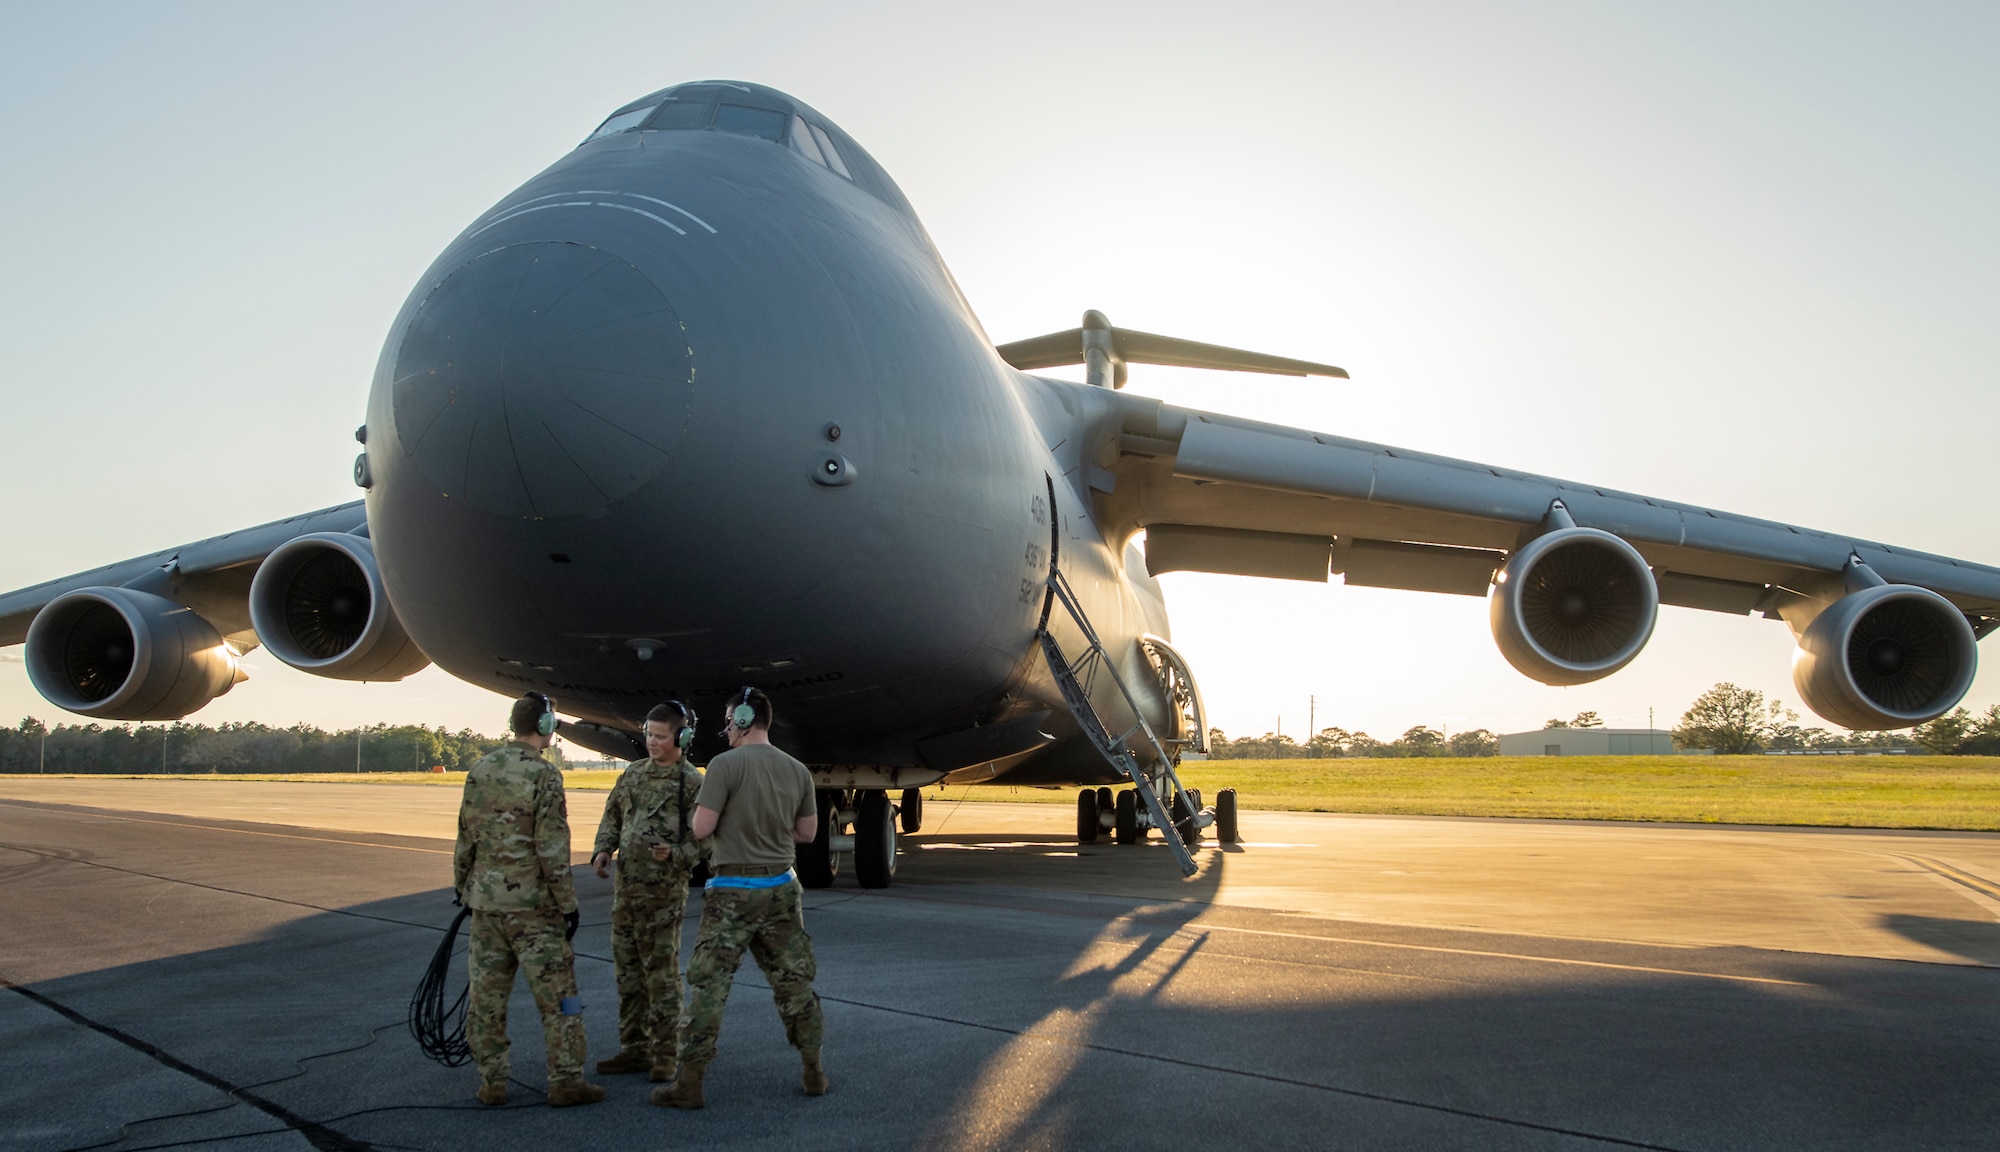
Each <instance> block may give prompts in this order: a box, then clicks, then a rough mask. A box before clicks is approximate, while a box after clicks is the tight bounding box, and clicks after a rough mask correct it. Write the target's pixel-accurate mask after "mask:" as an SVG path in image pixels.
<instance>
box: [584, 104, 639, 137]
mask: <svg viewBox="0 0 2000 1152" xmlns="http://www.w3.org/2000/svg"><path fill="white" fill-rule="evenodd" d="M653 107H654V106H653V105H651V104H648V105H646V106H645V107H644V108H634V109H632V110H631V111H630V112H620V113H618V114H617V115H615V116H613V117H611V119H609V120H606V121H605V122H604V123H602V124H599V125H598V126H597V131H595V132H592V133H591V134H590V136H589V138H588V139H586V140H585V141H584V143H586V144H588V143H589V142H590V141H591V140H595V139H597V138H598V137H599V136H609V135H611V134H612V133H613V132H623V131H625V130H626V129H627V128H636V127H638V126H639V122H640V121H641V120H644V119H645V118H646V117H647V116H649V115H651V114H652V111H653Z"/></svg>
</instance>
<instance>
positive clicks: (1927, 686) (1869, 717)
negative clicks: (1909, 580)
mask: <svg viewBox="0 0 2000 1152" xmlns="http://www.w3.org/2000/svg"><path fill="white" fill-rule="evenodd" d="M1976 643H1977V640H1976V638H1975V637H1974V636H1973V633H1972V625H1971V624H1969V623H1967V622H1966V619H1965V613H1963V612H1960V611H1959V610H1958V609H1957V608H1956V607H1954V606H1953V605H1952V603H1951V601H1949V600H1946V599H1945V598H1944V597H1942V596H1940V595H1938V594H1937V593H1935V592H1932V591H1930V590H1929V589H1927V588H1918V587H1915V586H1913V585H1909V584H1881V585H1877V586H1876V587H1873V588H1863V589H1861V590H1860V591H1858V592H1854V593H1851V594H1849V595H1847V596H1844V597H1842V598H1841V599H1839V600H1836V601H1834V602H1833V603H1832V604H1831V605H1829V606H1828V607H1827V609H1826V610H1825V611H1824V612H1821V613H1820V614H1819V615H1818V616H1817V617H1815V618H1814V619H1813V621H1812V623H1811V624H1808V625H1807V626H1806V629H1805V631H1804V632H1803V633H1801V634H1800V636H1799V651H1798V654H1797V655H1796V656H1795V657H1793V659H1792V684H1793V685H1794V686H1795V687H1797V688H1798V690H1799V695H1800V696H1802V697H1804V698H1805V702H1806V707H1808V708H1811V709H1812V710H1813V711H1814V712H1817V713H1818V714H1819V715H1821V716H1824V717H1825V718H1827V719H1828V720H1831V721H1833V722H1834V723H1835V724H1840V725H1843V726H1845V727H1848V728H1860V729H1879V728H1906V727H1908V726H1910V725H1912V724H1922V723H1923V722H1924V721H1926V720H1934V719H1936V718H1937V717H1939V716H1942V715H1944V714H1945V712H1947V711H1948V710H1950V708H1951V707H1952V706H1953V705H1955V704H1957V703H1958V702H1959V699H1960V698H1961V697H1963V696H1964V695H1965V693H1966V690H1967V689H1968V688H1970V687H1972V674H1973V672H1974V671H1976V670H1977V668H1978V665H1979V652H1978V649H1977V648H1976V647H1975V645H1976Z"/></svg>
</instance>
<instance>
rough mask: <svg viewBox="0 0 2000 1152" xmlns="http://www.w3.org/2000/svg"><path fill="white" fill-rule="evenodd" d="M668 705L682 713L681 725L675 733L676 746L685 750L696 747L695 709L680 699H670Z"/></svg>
mask: <svg viewBox="0 0 2000 1152" xmlns="http://www.w3.org/2000/svg"><path fill="white" fill-rule="evenodd" d="M667 706H668V707H670V708H673V709H674V710H675V711H677V712H679V713H680V714H681V727H680V731H678V732H675V733H674V746H675V747H677V748H679V749H680V750H681V751H683V752H685V751H687V750H688V749H690V748H692V747H694V723H695V717H694V709H692V708H690V707H688V706H687V705H686V704H683V703H681V702H680V701H679V700H669V701H667Z"/></svg>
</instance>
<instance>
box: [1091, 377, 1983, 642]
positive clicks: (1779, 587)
mask: <svg viewBox="0 0 2000 1152" xmlns="http://www.w3.org/2000/svg"><path fill="white" fill-rule="evenodd" d="M1107 399H1108V400H1109V401H1110V403H1111V408H1110V410H1109V411H1108V412H1107V415H1106V418H1105V420H1104V422H1103V423H1102V424H1100V426H1099V430H1098V431H1099V435H1098V436H1097V437H1096V440H1095V444H1094V445H1093V447H1094V448H1095V453H1094V455H1093V456H1092V457H1091V458H1090V459H1089V460H1087V461H1086V462H1085V463H1084V464H1083V467H1084V468H1085V469H1086V470H1087V471H1088V472H1089V476H1090V478H1089V480H1088V484H1089V487H1091V488H1093V489H1095V490H1096V491H1097V492H1098V493H1099V499H1100V504H1099V507H1100V509H1101V510H1102V513H1103V515H1104V516H1105V519H1106V522H1107V525H1115V524H1123V525H1130V526H1138V527H1145V528H1146V529H1147V553H1148V566H1149V567H1150V568H1151V569H1152V570H1153V571H1154V572H1156V573H1157V572H1162V571H1175V570H1184V571H1210V572H1226V573H1234V574H1240V575H1262V576H1280V577H1285V576H1289V577H1292V578H1296V579H1316V580H1323V579H1325V578H1326V574H1327V572H1328V571H1329V569H1330V570H1331V571H1334V572H1341V573H1343V574H1344V577H1345V579H1346V582H1347V583H1349V584H1357V585H1364V586H1373V587H1388V588H1409V589H1416V590H1421V591H1431V592H1447V593H1460V594H1464V595H1474V596H1483V595H1485V594H1486V592H1487V589H1488V586H1489V584H1490V583H1491V579H1492V576H1493V573H1494V570H1495V569H1496V568H1498V567H1499V566H1500V564H1501V563H1502V562H1503V561H1504V560H1505V559H1506V554H1507V553H1509V552H1512V551H1513V550H1515V549H1516V548H1518V547H1520V546H1521V545H1522V544H1524V543H1526V542H1527V541H1528V540H1530V539H1532V538H1533V537H1534V536H1536V535H1538V534H1539V533H1540V532H1541V531H1542V530H1543V525H1544V524H1545V523H1547V521H1548V518H1549V516H1550V506H1551V504H1552V503H1553V502H1555V501H1557V500H1560V501H1562V503H1563V504H1564V505H1565V506H1566V508H1567V510H1568V513H1569V515H1570V516H1571V517H1573V518H1574V520H1575V523H1576V524H1577V525H1578V526H1581V527H1586V528H1597V529H1602V530H1603V531H1606V532H1610V533H1613V534H1615V535H1617V536H1619V537H1622V538H1623V539H1624V540H1626V541H1627V542H1628V543H1630V544H1631V545H1633V546H1634V547H1635V548H1636V549H1637V550H1638V551H1639V553H1640V555H1641V556H1643V557H1644V559H1645V560H1646V562H1647V563H1648V564H1650V565H1651V566H1652V568H1653V570H1654V573H1655V576H1656V578H1657V582H1658V586H1659V595H1660V601H1661V603H1665V604H1677V605H1680V606H1683V607H1689V608H1702V609H1707V610H1710V611H1717V612H1730V613H1736V614H1748V613H1751V612H1762V613H1764V614H1765V615H1770V616H1775V615H1777V610H1778V609H1780V608H1783V607H1785V606H1786V605H1787V603H1788V602H1796V601H1798V600H1799V599H1800V598H1801V597H1806V598H1826V597H1831V596H1837V595H1839V594H1840V592H1841V588H1842V571H1843V569H1844V568H1846V566H1847V564H1848V561H1849V558H1850V557H1852V556H1858V557H1860V558H1861V560H1862V561H1863V562H1864V563H1866V564H1867V565H1868V566H1869V567H1871V568H1873V569H1874V571H1875V572H1876V573H1877V574H1879V575H1880V576H1881V577H1882V578H1883V579H1884V580H1886V581H1888V582H1890V583H1893V584H1913V585H1917V586H1919V587H1922V588H1927V589H1930V590H1931V591H1934V592H1937V593H1939V594H1941V595H1943V596H1944V597H1945V598H1946V599H1948V600H1950V601H1951V602H1952V604H1954V605H1955V606H1957V607H1958V608H1959V609H1961V610H1962V611H1963V612H1964V613H1965V614H1966V615H1967V617H1968V618H1969V619H1970V622H1971V624H1972V625H1973V628H1974V631H1975V634H1977V635H1980V636H1983V635H1985V634H1986V633H1987V632H1989V631H1991V630H1993V629H1994V628H1995V627H1996V626H2000V568H1994V567H1991V566H1988V565H1985V564H1975V563H1971V562H1969V561H1965V560H1954V559H1952V558H1950V557H1946V556H1936V555H1932V554H1930V553H1926V552H1918V551H1914V550H1911V549H1907V548H1898V547H1892V546H1890V545H1887V544H1882V543H1878V542H1876V541H1871V540H1863V539H1860V538H1858V537H1854V536H1848V535H1843V534H1840V533H1835V532H1821V531H1814V530H1811V529H1806V528H1798V527H1794V526H1792V525H1789V524H1781V523H1777V522H1775V521H1770V520H1758V519H1755V518H1752V517H1749V516H1738V515H1733V514H1731V513H1727V512H1718V511H1714V510H1712V509H1707V508H1699V507H1696V506H1694V505H1691V504H1680V503H1676V502H1673V501H1670V500H1660V499H1655V498H1652V497H1647V496H1638V495H1634V494H1632V493H1629V492H1619V491H1614V490H1612V489H1608V488H1598V487H1594V486H1591V485H1587V484H1578V483H1574V482H1572V481H1567V480H1556V479H1552V478H1550V477H1547V476H1537V475H1533V474H1531V473H1526V472H1516V471H1513V470H1511V469H1506V468H1494V467H1489V466H1487V465H1484V464H1477V463H1473V462H1470V461H1465V460H1454V459H1451V458H1448V457H1444V456H1434V455H1430V454H1428V453H1423V452H1413V451H1410V450H1407V449H1403V448H1391V447H1389V446H1387V445H1382V444H1372V443H1368V442H1366V441H1361V440H1353V439H1349V438H1347V437H1343V436H1333V435H1329V434H1327V433H1315V432H1308V431H1305V430H1303V429H1299V428H1290V427H1285V426H1283V425H1276V424H1264V423H1259V422H1256V421H1251V420H1241V419H1237V418H1235V417H1231V416H1222V415H1217V414H1215V413H1210V412H1199V411H1195V410H1192V409H1186V408H1177V407H1174V406H1172V405H1166V404H1162V403H1160V402H1159V401H1156V400H1150V399H1147V398H1145V397H1139V396H1129V395H1126V394H1124V393H1113V394H1109V395H1108V396H1107Z"/></svg>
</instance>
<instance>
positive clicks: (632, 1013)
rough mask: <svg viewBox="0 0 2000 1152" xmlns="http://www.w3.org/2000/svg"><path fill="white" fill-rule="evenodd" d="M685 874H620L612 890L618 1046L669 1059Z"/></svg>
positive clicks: (676, 1025)
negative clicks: (650, 878)
mask: <svg viewBox="0 0 2000 1152" xmlns="http://www.w3.org/2000/svg"><path fill="white" fill-rule="evenodd" d="M687 891H688V878H687V873H686V872H680V871H677V872H676V873H675V874H674V875H673V876H672V877H670V878H669V879H665V880H653V881H643V880H627V879H625V877H624V876H623V875H620V876H619V877H618V886H617V888H616V889H614V890H613V892H612V896H611V962H612V966H613V969H614V971H616V973H617V975H618V1048H619V1050H620V1051H622V1052H632V1053H638V1054H640V1055H644V1056H648V1057H650V1058H651V1059H652V1061H653V1062H654V1063H655V1064H672V1063H673V1062H674V1053H675V1050H676V1049H677V1048H678V1047H679V1046H680V1023H681V918H682V916H683V915H684V914H685V913H686V911H687Z"/></svg>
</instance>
